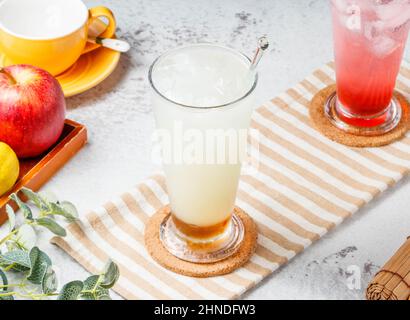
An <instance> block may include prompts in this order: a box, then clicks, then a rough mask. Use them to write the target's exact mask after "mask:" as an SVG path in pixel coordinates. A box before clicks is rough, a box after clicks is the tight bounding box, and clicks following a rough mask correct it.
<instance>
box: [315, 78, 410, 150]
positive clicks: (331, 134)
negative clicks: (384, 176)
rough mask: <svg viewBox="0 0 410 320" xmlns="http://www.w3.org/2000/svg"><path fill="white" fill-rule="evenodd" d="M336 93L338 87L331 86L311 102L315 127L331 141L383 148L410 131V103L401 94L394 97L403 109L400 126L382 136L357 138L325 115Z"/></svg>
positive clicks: (347, 144) (353, 145) (348, 144)
mask: <svg viewBox="0 0 410 320" xmlns="http://www.w3.org/2000/svg"><path fill="white" fill-rule="evenodd" d="M335 91H336V85H330V86H328V87H326V88H324V89H323V90H321V91H319V92H318V93H317V94H316V95H315V96H314V97H313V99H312V101H311V102H310V108H309V114H310V118H311V120H312V121H313V124H314V126H315V127H316V129H317V130H319V131H320V132H321V133H322V134H323V135H325V136H326V137H328V138H329V139H331V140H333V141H335V142H338V143H341V144H344V145H346V146H349V147H358V148H365V147H381V146H385V145H388V144H390V143H393V142H394V141H397V140H399V139H400V138H402V137H403V136H404V135H405V134H406V132H407V131H408V130H409V129H410V113H409V102H408V101H407V100H406V98H405V97H404V96H403V95H402V94H401V93H399V92H397V91H396V92H395V93H394V95H395V97H396V99H397V101H398V102H399V103H400V105H401V107H402V112H403V116H402V119H401V121H400V123H399V124H398V126H397V127H396V128H395V129H393V130H392V131H390V132H388V133H386V134H384V135H381V136H357V135H354V134H350V133H346V132H344V131H342V130H340V129H338V128H336V127H335V126H334V125H333V124H332V123H331V122H330V120H329V119H328V118H327V117H326V115H325V112H324V110H325V104H326V102H327V100H328V98H329V97H330V96H331V95H332V94H333V93H334V92H335Z"/></svg>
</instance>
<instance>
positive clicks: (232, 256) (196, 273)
mask: <svg viewBox="0 0 410 320" xmlns="http://www.w3.org/2000/svg"><path fill="white" fill-rule="evenodd" d="M167 223H172V216H171V209H170V207H169V206H166V207H163V208H161V209H160V210H159V211H158V212H157V213H156V214H154V215H153V216H152V217H151V219H150V220H149V221H148V223H147V225H146V228H145V235H144V237H145V247H146V248H147V250H148V252H149V254H150V255H151V257H152V258H153V259H154V260H155V261H156V262H157V263H159V264H160V265H162V266H163V267H165V268H167V269H168V270H170V271H173V272H175V273H179V274H182V275H185V276H190V277H197V278H206V277H213V276H220V275H224V274H228V273H231V272H233V271H235V270H236V269H238V268H240V267H242V266H243V265H244V264H246V263H247V262H248V261H249V259H250V258H251V257H252V255H253V254H254V252H255V250H256V245H257V238H258V231H257V227H256V224H255V222H254V221H253V220H252V218H251V217H250V216H249V215H248V214H247V213H245V212H244V211H243V210H241V209H239V208H235V210H234V219H233V220H232V222H231V223H232V224H236V223H239V224H240V225H241V227H240V228H239V229H241V230H242V231H241V233H242V234H241V235H239V236H240V237H241V241H240V242H239V246H237V247H233V248H232V250H234V251H231V252H227V253H226V256H227V257H226V258H225V259H222V260H219V261H214V262H211V263H197V262H191V261H186V260H182V259H180V258H178V257H177V256H175V255H174V254H177V252H175V251H174V254H172V253H171V252H172V251H173V250H172V248H169V246H170V245H171V246H174V245H177V244H172V243H169V242H168V243H164V242H167V241H169V240H170V239H167V234H166V232H165V233H164V231H167V230H169V228H164V225H165V224H167ZM171 240H172V241H174V240H175V237H174V236H172V237H171ZM181 241H182V242H185V240H183V239H181ZM235 243H236V241H235ZM216 245H217V243H203V244H202V248H199V247H198V244H197V243H195V244H193V248H192V249H193V252H194V253H195V255H197V254H198V251H202V252H203V254H204V256H205V258H206V255H207V252H209V250H211V251H212V249H213V248H215V246H216ZM165 246H167V248H166V247H165ZM223 247H226V246H223ZM186 256H188V257H189V252H188V253H187V252H185V253H184V254H183V255H181V257H186ZM212 256H215V255H214V254H212ZM221 257H223V255H221ZM204 260H207V259H204Z"/></svg>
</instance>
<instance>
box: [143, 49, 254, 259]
mask: <svg viewBox="0 0 410 320" xmlns="http://www.w3.org/2000/svg"><path fill="white" fill-rule="evenodd" d="M249 67H250V60H249V58H247V57H246V56H244V55H243V54H241V53H239V52H237V51H235V50H232V49H230V48H227V47H223V46H219V45H212V44H197V45H190V46H186V47H182V48H178V49H175V50H172V51H170V52H167V53H165V54H164V55H162V56H161V57H159V58H158V59H157V60H156V61H155V62H154V63H153V65H152V66H151V68H150V72H149V80H150V83H151V86H152V89H153V90H152V91H153V96H152V102H153V108H154V113H155V117H156V123H157V133H158V137H160V140H161V141H160V142H161V145H162V156H163V168H164V171H165V177H166V185H167V189H168V194H169V198H170V207H171V214H170V215H169V217H167V218H166V219H165V220H164V222H163V224H162V226H161V230H160V236H161V240H162V243H163V245H164V246H165V247H166V248H167V249H168V250H169V251H170V252H171V253H172V254H173V255H175V256H177V257H178V258H180V259H183V260H186V261H191V262H196V263H211V262H215V261H219V260H222V259H225V258H227V257H228V256H230V255H232V254H233V253H235V252H236V251H237V250H238V248H239V247H240V244H241V241H242V239H243V236H244V228H243V225H242V222H241V220H240V219H239V218H238V217H237V216H236V215H235V214H234V207H235V198H236V193H237V188H238V182H239V176H240V172H241V165H242V162H243V159H244V157H245V155H246V142H247V138H246V134H247V131H248V128H249V125H250V119H251V114H252V107H253V93H254V90H255V88H256V85H257V74H256V73H253V72H250V71H249Z"/></svg>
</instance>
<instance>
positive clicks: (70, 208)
mask: <svg viewBox="0 0 410 320" xmlns="http://www.w3.org/2000/svg"><path fill="white" fill-rule="evenodd" d="M60 206H61V207H62V208H63V210H64V211H65V212H66V218H67V219H68V220H69V221H70V222H74V221H76V220H78V218H79V215H78V211H77V208H76V207H75V206H74V205H73V204H72V203H71V202H69V201H61V202H60Z"/></svg>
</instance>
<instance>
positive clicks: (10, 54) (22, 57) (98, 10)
mask: <svg viewBox="0 0 410 320" xmlns="http://www.w3.org/2000/svg"><path fill="white" fill-rule="evenodd" d="M99 17H105V18H106V19H107V20H108V26H107V27H106V29H105V31H103V32H102V33H101V34H99V36H100V37H103V38H111V37H112V36H113V35H114V33H115V29H116V22H115V18H114V15H113V13H112V12H111V11H110V10H109V9H108V8H105V7H95V8H92V9H88V8H87V7H86V6H85V4H84V3H83V2H82V1H81V0H69V1H68V0H36V1H33V0H4V1H3V2H1V1H0V51H1V52H3V53H4V54H5V55H6V57H7V59H6V60H7V64H31V65H34V66H37V67H40V68H42V69H45V70H47V71H48V72H50V73H51V74H52V75H58V74H60V73H62V72H63V71H65V70H67V69H68V68H69V67H70V66H72V65H73V64H74V63H75V62H76V61H77V59H78V58H79V57H80V56H81V55H82V54H84V53H87V52H90V51H92V50H94V49H96V48H98V47H99V45H96V44H92V43H87V39H88V34H89V28H90V26H91V25H92V24H93V23H94V22H97V21H95V20H96V19H98V18H99ZM94 36H96V35H94Z"/></svg>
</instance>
